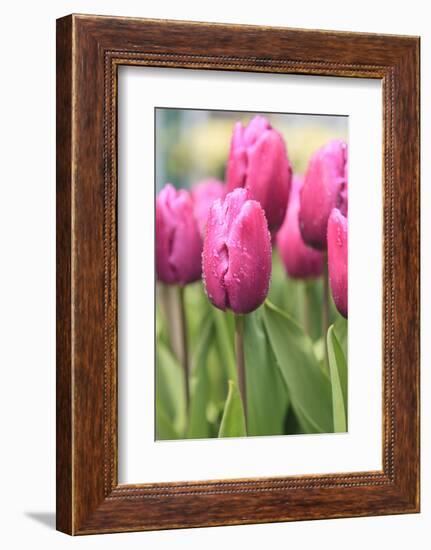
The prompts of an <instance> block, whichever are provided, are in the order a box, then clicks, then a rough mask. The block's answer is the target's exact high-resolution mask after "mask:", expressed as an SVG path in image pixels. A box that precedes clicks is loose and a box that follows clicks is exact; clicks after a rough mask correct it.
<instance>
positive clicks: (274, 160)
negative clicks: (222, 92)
mask: <svg viewBox="0 0 431 550" xmlns="http://www.w3.org/2000/svg"><path fill="white" fill-rule="evenodd" d="M291 177H292V169H291V166H290V162H289V159H288V156H287V152H286V146H285V143H284V140H283V137H282V136H281V134H280V133H279V132H277V131H276V130H274V129H273V128H272V127H271V125H270V124H269V122H268V120H267V119H266V118H265V117H262V116H256V117H254V118H253V119H252V120H251V122H250V123H249V124H248V126H247V127H244V126H243V125H242V124H241V123H240V122H237V123H236V124H235V128H234V131H233V136H232V142H231V146H230V153H229V159H228V164H227V172H226V184H227V191H228V192H230V191H233V189H235V188H236V187H243V188H245V189H247V190H248V192H249V197H250V198H251V199H254V200H257V201H259V202H260V204H261V205H262V208H263V209H264V211H265V215H266V219H267V220H268V226H269V229H270V231H275V230H277V229H278V228H279V227H280V225H281V224H282V223H283V219H284V214H285V212H286V205H287V201H288V198H289V191H290V180H291Z"/></svg>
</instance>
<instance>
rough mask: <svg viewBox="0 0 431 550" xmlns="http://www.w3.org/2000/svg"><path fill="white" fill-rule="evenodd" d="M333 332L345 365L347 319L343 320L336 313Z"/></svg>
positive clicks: (346, 355)
mask: <svg viewBox="0 0 431 550" xmlns="http://www.w3.org/2000/svg"><path fill="white" fill-rule="evenodd" d="M334 332H335V336H336V337H337V340H338V343H339V344H340V347H341V349H342V351H343V354H344V357H345V358H346V363H347V358H348V353H347V319H344V317H342V316H341V315H340V314H339V313H338V312H337V318H336V320H335V323H334Z"/></svg>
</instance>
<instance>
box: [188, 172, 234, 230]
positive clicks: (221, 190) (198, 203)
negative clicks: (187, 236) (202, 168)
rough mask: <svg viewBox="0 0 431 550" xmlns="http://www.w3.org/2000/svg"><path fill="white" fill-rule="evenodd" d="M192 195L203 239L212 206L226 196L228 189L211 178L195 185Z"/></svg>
mask: <svg viewBox="0 0 431 550" xmlns="http://www.w3.org/2000/svg"><path fill="white" fill-rule="evenodd" d="M191 193H192V198H193V202H194V205H195V217H196V219H197V221H198V224H199V229H200V232H201V235H202V237H203V236H204V235H205V228H206V225H207V218H208V214H209V211H210V208H211V205H212V203H213V202H214V201H215V200H216V199H222V198H223V197H224V196H225V193H226V188H225V185H224V183H223V182H221V181H219V180H217V179H215V178H210V179H207V180H202V181H200V182H198V183H196V184H195V185H193V187H192V189H191Z"/></svg>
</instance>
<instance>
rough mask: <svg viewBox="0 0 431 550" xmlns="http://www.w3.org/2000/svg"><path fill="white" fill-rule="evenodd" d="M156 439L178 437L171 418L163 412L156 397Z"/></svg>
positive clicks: (161, 405)
mask: <svg viewBox="0 0 431 550" xmlns="http://www.w3.org/2000/svg"><path fill="white" fill-rule="evenodd" d="M156 439H158V440H173V439H180V436H179V435H178V433H177V432H176V430H175V428H174V426H173V424H172V421H171V419H170V418H169V417H168V415H167V414H166V412H165V409H164V408H163V404H162V403H161V402H160V400H158V399H156Z"/></svg>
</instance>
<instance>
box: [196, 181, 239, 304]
mask: <svg viewBox="0 0 431 550" xmlns="http://www.w3.org/2000/svg"><path fill="white" fill-rule="evenodd" d="M247 196H248V195H247V191H246V190H245V189H236V190H235V191H234V192H232V193H229V194H228V195H227V196H226V198H225V200H224V201H223V202H222V201H221V200H216V201H215V202H214V203H213V205H212V206H211V209H210V213H209V215H208V222H207V232H206V237H205V240H204V248H203V254H202V266H203V274H204V283H205V289H206V292H207V295H208V298H209V299H210V301H211V302H212V303H213V304H214V305H215V306H216V307H218V308H219V309H222V310H225V309H226V308H227V307H229V296H228V294H227V291H226V286H225V275H226V273H227V271H228V268H229V250H228V245H227V241H228V235H229V232H230V229H231V226H232V224H233V223H234V221H235V219H236V217H237V216H238V214H239V212H240V211H241V208H242V206H243V205H244V203H245V202H246V201H247Z"/></svg>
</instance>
